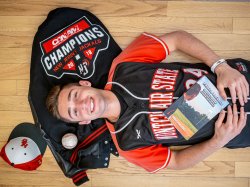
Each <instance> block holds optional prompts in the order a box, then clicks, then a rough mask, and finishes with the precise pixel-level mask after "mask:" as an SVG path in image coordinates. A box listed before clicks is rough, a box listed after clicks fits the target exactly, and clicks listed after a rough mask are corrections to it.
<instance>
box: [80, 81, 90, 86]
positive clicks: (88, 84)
mask: <svg viewBox="0 0 250 187" xmlns="http://www.w3.org/2000/svg"><path fill="white" fill-rule="evenodd" d="M79 85H81V86H91V82H89V81H84V80H80V81H79Z"/></svg>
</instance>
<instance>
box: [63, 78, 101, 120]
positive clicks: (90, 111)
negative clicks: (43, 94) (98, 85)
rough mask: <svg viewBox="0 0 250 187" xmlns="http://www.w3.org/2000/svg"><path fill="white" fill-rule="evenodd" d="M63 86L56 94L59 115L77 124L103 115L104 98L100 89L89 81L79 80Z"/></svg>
mask: <svg viewBox="0 0 250 187" xmlns="http://www.w3.org/2000/svg"><path fill="white" fill-rule="evenodd" d="M79 84H80V85H77V84H72V85H69V86H66V87H64V88H63V89H62V90H61V92H60V94H59V96H58V112H59V114H60V116H61V117H63V118H64V119H67V120H68V121H72V122H79V124H88V123H90V122H91V120H94V119H97V118H101V117H103V116H102V115H103V113H104V111H105V99H104V97H103V95H102V93H101V90H98V89H95V88H92V87H91V84H90V82H87V81H80V82H79Z"/></svg>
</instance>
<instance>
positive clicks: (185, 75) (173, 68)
mask: <svg viewBox="0 0 250 187" xmlns="http://www.w3.org/2000/svg"><path fill="white" fill-rule="evenodd" d="M228 63H229V65H230V66H232V67H233V68H235V69H237V70H238V71H240V73H242V74H243V75H244V76H245V77H246V79H247V80H248V82H249V81H250V74H249V71H250V62H249V61H247V60H244V59H232V60H228ZM157 72H158V73H157ZM163 72H165V73H163ZM202 75H206V76H207V77H208V78H209V79H210V80H211V82H213V83H214V84H216V76H215V74H213V73H212V72H211V71H210V69H209V68H208V67H207V66H205V65H204V64H187V63H171V64H167V63H160V64H148V63H136V62H124V63H120V64H119V65H118V66H117V68H116V69H115V73H114V77H113V80H112V81H113V83H112V89H111V90H112V91H113V92H114V93H116V95H118V98H119V101H120V103H121V107H123V106H124V104H123V103H124V102H125V103H126V108H125V110H122V111H124V112H122V114H121V115H120V118H119V119H118V121H117V122H116V123H115V124H114V128H115V131H116V138H117V141H118V144H119V147H120V148H121V149H122V150H125V151H128V150H133V149H137V148H140V147H145V146H150V145H154V144H164V145H166V146H176V145H193V144H197V143H200V142H203V141H205V140H207V139H209V138H211V137H212V136H213V134H214V123H215V121H216V119H217V118H218V115H217V116H215V117H214V118H213V119H212V120H211V121H209V123H208V124H206V125H205V126H204V127H203V128H201V129H200V130H199V131H198V132H197V133H196V134H195V135H194V136H193V137H192V138H190V139H189V140H185V138H184V137H183V136H182V135H181V134H180V133H179V132H178V131H177V130H176V129H175V127H174V126H173V125H172V124H171V123H170V122H169V121H168V119H167V118H166V117H165V116H164V115H163V113H162V112H163V111H164V110H165V109H166V108H168V106H170V105H171V104H172V103H173V98H174V97H180V96H181V95H182V94H183V93H184V92H185V91H186V90H187V88H188V84H190V82H191V81H194V82H195V80H198V79H199V78H200V77H202ZM194 82H192V83H194ZM227 94H229V93H227ZM157 95H158V96H157ZM121 98H122V100H124V102H123V101H122V102H121ZM245 110H246V111H247V110H248V111H249V106H248V104H247V105H246V106H245ZM149 112H150V113H151V114H149ZM153 113H154V114H153ZM249 132H250V121H249V120H248V121H247V125H246V127H245V128H244V129H243V131H242V133H241V134H240V135H239V136H237V137H235V138H234V139H233V140H232V141H230V142H229V143H228V144H227V145H226V147H230V148H236V147H237V148H239V147H249V146H250V138H249V137H250V136H249Z"/></svg>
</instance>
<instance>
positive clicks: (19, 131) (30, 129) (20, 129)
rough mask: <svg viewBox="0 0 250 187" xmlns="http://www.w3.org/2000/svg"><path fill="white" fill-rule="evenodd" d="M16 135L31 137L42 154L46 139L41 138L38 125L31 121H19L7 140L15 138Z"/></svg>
mask: <svg viewBox="0 0 250 187" xmlns="http://www.w3.org/2000/svg"><path fill="white" fill-rule="evenodd" d="M17 137H28V138H30V139H32V140H33V141H34V142H36V144H37V146H38V147H39V149H40V151H41V154H42V155H43V154H44V152H45V150H46V146H47V143H46V141H45V140H44V139H43V137H42V134H41V130H40V128H39V127H38V125H34V124H32V123H21V124H19V125H17V126H16V127H15V128H14V129H13V130H12V132H11V134H10V136H9V139H8V141H9V140H11V139H14V138H17Z"/></svg>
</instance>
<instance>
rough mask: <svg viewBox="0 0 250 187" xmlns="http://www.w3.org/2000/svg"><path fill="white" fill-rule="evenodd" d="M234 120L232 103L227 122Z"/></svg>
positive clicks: (229, 107)
mask: <svg viewBox="0 0 250 187" xmlns="http://www.w3.org/2000/svg"><path fill="white" fill-rule="evenodd" d="M232 120H233V111H232V108H231V106H230V105H228V107H227V122H229V123H232Z"/></svg>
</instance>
